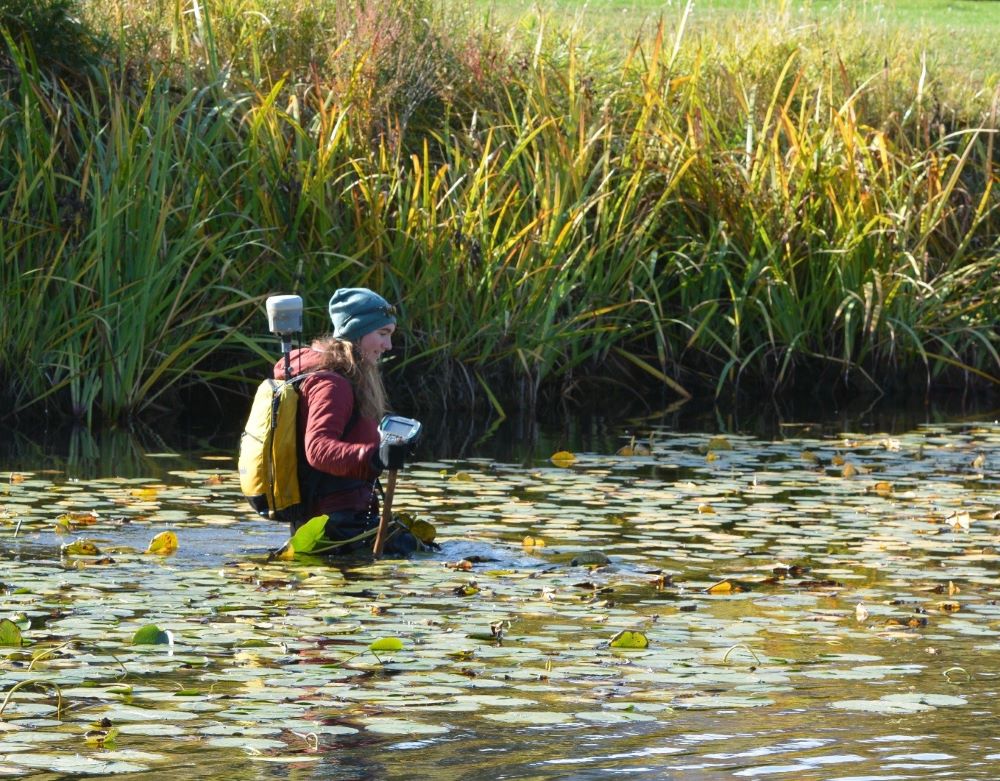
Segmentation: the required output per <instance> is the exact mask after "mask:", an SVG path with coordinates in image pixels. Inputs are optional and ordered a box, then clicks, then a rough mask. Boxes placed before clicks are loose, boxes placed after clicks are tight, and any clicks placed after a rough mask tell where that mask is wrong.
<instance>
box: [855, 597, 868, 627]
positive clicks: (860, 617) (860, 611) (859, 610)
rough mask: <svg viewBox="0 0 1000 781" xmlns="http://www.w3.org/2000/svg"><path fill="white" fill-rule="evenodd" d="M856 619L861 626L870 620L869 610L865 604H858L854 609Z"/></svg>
mask: <svg viewBox="0 0 1000 781" xmlns="http://www.w3.org/2000/svg"><path fill="white" fill-rule="evenodd" d="M854 618H855V619H856V620H857V621H858V623H859V624H863V623H864V622H865V621H867V620H868V608H866V607H865V606H864V603H863V602H858V604H857V606H856V607H855V608H854Z"/></svg>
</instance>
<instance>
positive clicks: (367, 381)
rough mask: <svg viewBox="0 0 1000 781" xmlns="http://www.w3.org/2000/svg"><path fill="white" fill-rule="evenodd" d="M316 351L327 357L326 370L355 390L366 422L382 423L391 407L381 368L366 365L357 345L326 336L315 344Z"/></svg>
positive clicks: (360, 411) (323, 364) (359, 411)
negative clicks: (348, 381) (373, 420)
mask: <svg viewBox="0 0 1000 781" xmlns="http://www.w3.org/2000/svg"><path fill="white" fill-rule="evenodd" d="M312 349H313V350H315V351H316V352H318V353H322V354H323V361H322V367H323V368H324V369H329V370H330V371H335V372H337V374H342V375H343V376H344V377H346V378H347V379H348V380H350V382H351V385H352V386H353V387H354V404H355V405H356V406H357V408H358V413H359V414H360V415H362V416H363V417H366V418H374V419H375V420H381V419H382V416H383V415H384V414H385V413H386V412H387V411H388V407H389V403H388V397H387V395H386V392H385V384H384V383H383V382H382V372H381V371H380V370H379V367H378V364H375V363H371V362H370V361H366V360H365V359H364V357H363V356H362V355H361V350H360V349H359V348H358V346H357V345H356V344H354V343H353V342H346V341H344V340H343V339H337V338H336V337H334V336H326V337H324V338H322V339H317V340H316V341H314V342H313V343H312Z"/></svg>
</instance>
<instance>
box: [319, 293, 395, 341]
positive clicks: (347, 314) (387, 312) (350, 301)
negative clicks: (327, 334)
mask: <svg viewBox="0 0 1000 781" xmlns="http://www.w3.org/2000/svg"><path fill="white" fill-rule="evenodd" d="M330 320H331V321H332V322H333V335H334V336H335V337H337V338H338V339H343V340H345V341H347V342H356V341H358V340H359V339H361V337H362V336H364V335H365V334H370V333H371V332H372V331H376V330H378V329H379V328H382V327H383V326H387V325H390V324H394V323H395V322H396V307H394V306H392V304H390V303H389V302H388V301H386V300H385V299H384V298H382V296H380V295H379V294H378V293H376V292H374V291H372V290H369V289H368V288H366V287H342V288H340V289H339V290H338V291H337V292H336V293H334V294H333V295H332V296H331V297H330Z"/></svg>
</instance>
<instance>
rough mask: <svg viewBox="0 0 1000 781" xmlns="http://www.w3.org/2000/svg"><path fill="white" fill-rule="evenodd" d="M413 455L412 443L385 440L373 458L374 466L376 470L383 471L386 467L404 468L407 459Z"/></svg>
mask: <svg viewBox="0 0 1000 781" xmlns="http://www.w3.org/2000/svg"><path fill="white" fill-rule="evenodd" d="M411 455H413V446H412V443H410V444H407V443H403V442H393V441H391V440H385V441H383V442H382V444H381V445H379V449H378V450H376V451H375V457H374V458H373V459H372V466H374V467H375V471H377V472H381V471H382V470H384V469H402V468H403V464H404V463H405V462H406V459H407V458H409V457H410V456H411Z"/></svg>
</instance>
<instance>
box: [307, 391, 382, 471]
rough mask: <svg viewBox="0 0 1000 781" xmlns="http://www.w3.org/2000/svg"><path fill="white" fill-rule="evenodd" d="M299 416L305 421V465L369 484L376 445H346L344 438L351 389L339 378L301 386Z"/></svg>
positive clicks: (357, 443) (352, 443)
mask: <svg viewBox="0 0 1000 781" xmlns="http://www.w3.org/2000/svg"><path fill="white" fill-rule="evenodd" d="M301 391H302V396H301V398H300V399H299V403H300V405H301V406H300V408H299V413H300V414H301V415H302V416H303V417H304V434H303V443H304V445H305V456H306V461H308V462H309V465H310V466H312V467H314V468H315V469H318V470H320V471H321V472H326V473H328V474H331V475H337V476H338V477H354V478H358V479H361V480H372V479H374V478H375V477H376V474H377V473H376V472H375V471H374V470H373V469H372V466H371V460H372V455H373V454H374V452H375V449H376V448H377V447H378V442H375V441H373V442H348V441H346V440H345V439H343V437H344V433H345V429H346V428H347V424H348V423H349V422H350V420H351V414H352V412H353V410H354V389H353V388H352V387H351V383H350V382H348V381H347V380H346V379H345V378H344V377H341V376H340V375H339V374H320V375H316V376H315V377H309V378H307V379H306V380H304V381H303V383H302V388H301Z"/></svg>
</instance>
